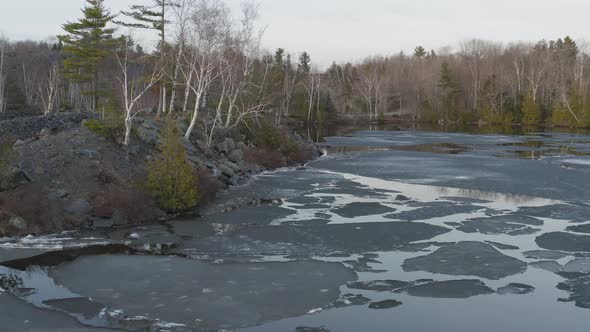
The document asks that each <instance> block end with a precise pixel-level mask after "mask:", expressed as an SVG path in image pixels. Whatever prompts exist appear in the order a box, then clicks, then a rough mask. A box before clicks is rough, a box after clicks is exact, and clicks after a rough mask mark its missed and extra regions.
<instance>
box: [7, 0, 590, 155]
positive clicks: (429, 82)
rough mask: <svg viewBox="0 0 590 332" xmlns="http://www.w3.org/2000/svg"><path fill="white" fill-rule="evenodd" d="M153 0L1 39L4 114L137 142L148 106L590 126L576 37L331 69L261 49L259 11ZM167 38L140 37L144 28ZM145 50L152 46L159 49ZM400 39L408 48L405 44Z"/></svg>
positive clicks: (92, 2) (314, 120)
mask: <svg viewBox="0 0 590 332" xmlns="http://www.w3.org/2000/svg"><path fill="white" fill-rule="evenodd" d="M241 8H242V10H241V12H240V13H232V12H231V11H230V10H229V7H228V6H227V4H225V3H223V2H221V1H212V0H150V5H134V6H132V7H131V8H129V10H128V11H123V12H121V13H114V12H112V11H111V10H110V9H109V8H106V7H105V4H104V2H103V0H87V1H86V5H85V7H84V8H83V9H82V17H81V18H80V19H79V20H77V21H74V22H66V23H64V24H63V34H62V35H59V36H56V38H55V39H54V40H50V41H11V40H8V39H7V38H2V39H1V40H0V113H5V114H8V113H13V114H14V113H43V114H50V113H55V112H61V111H77V112H80V111H91V112H97V113H99V114H100V115H101V118H102V119H103V121H104V122H105V124H106V125H109V126H120V127H121V128H124V130H123V129H122V131H124V144H128V143H129V137H130V134H131V132H132V126H133V121H134V119H135V117H136V116H138V115H139V114H142V113H143V114H148V113H153V114H156V115H157V116H161V115H162V114H174V115H175V116H177V117H183V118H185V119H186V120H187V123H189V124H190V125H189V127H188V129H187V130H186V132H185V137H188V136H189V135H190V134H191V132H192V131H193V130H194V129H195V126H201V127H204V128H205V130H207V131H208V132H211V133H213V131H214V130H215V128H217V127H230V128H231V127H236V126H249V125H252V124H253V123H259V122H260V120H261V119H267V120H272V121H274V122H275V123H282V122H284V121H288V120H294V121H299V122H302V123H307V124H320V123H326V122H329V121H331V120H337V119H342V118H344V119H345V118H347V117H351V116H352V117H360V118H362V119H365V118H366V121H370V122H393V121H412V122H428V123H435V124H453V123H461V124H472V123H479V124H502V125H523V126H535V127H537V126H560V127H576V128H585V127H590V100H588V97H589V86H588V74H587V73H586V70H585V68H586V66H587V65H588V44H587V43H586V42H584V41H574V40H573V39H572V38H570V37H564V38H560V39H557V40H549V41H547V40H541V41H534V42H518V43H509V44H503V43H499V42H494V41H486V40H480V39H471V40H466V41H464V42H461V43H460V44H459V45H458V46H457V47H455V48H453V47H445V48H442V49H439V50H436V51H435V50H430V51H428V50H426V49H425V48H424V47H422V46H417V47H416V48H415V50H414V52H413V54H404V53H403V52H400V53H397V54H396V55H389V56H373V57H368V58H366V59H363V60H360V61H358V62H356V63H341V64H339V63H333V64H332V65H331V66H329V67H328V68H325V69H320V68H319V67H318V66H317V65H316V64H314V62H313V61H312V55H310V54H308V53H307V52H302V53H289V51H287V50H285V49H282V48H278V49H276V50H274V51H268V50H265V49H263V47H262V39H263V37H264V29H263V28H258V24H257V23H258V17H259V8H258V6H257V5H256V4H255V3H252V2H244V3H243V4H242V6H241ZM140 30H148V31H152V32H155V33H157V34H158V35H159V38H158V39H159V41H158V43H157V44H156V45H141V44H139V43H137V42H136V38H135V35H136V34H137V33H138V32H139V31H140ZM145 49H153V50H151V51H149V52H146V51H145ZM392 49H395V45H392Z"/></svg>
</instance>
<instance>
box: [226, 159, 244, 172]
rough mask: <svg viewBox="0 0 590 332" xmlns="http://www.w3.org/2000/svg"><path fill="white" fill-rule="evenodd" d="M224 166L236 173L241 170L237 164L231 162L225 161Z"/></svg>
mask: <svg viewBox="0 0 590 332" xmlns="http://www.w3.org/2000/svg"><path fill="white" fill-rule="evenodd" d="M224 165H225V166H227V167H229V168H231V169H232V170H233V171H234V172H239V171H240V170H241V168H240V166H238V165H237V164H235V163H232V162H231V161H227V160H226V161H225V162H224Z"/></svg>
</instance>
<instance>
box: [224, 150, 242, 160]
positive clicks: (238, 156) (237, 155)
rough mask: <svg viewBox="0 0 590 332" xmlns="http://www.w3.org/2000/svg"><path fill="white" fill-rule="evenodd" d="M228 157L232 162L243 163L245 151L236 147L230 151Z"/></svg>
mask: <svg viewBox="0 0 590 332" xmlns="http://www.w3.org/2000/svg"><path fill="white" fill-rule="evenodd" d="M227 158H228V159H229V160H230V161H231V162H234V163H236V164H241V163H242V162H243V161H244V152H242V150H240V149H234V150H232V151H231V152H230V153H229V155H228V156H227Z"/></svg>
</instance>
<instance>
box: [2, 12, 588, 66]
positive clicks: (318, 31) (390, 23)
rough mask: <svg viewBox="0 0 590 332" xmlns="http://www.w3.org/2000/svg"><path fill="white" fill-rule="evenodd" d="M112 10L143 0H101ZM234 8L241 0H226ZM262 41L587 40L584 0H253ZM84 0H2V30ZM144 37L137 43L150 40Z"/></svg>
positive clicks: (52, 31) (51, 18)
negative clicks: (262, 27)
mask: <svg viewBox="0 0 590 332" xmlns="http://www.w3.org/2000/svg"><path fill="white" fill-rule="evenodd" d="M105 2H106V4H107V6H108V7H110V8H112V10H113V12H118V11H119V10H120V9H125V8H127V7H128V6H129V5H130V4H131V3H137V4H142V3H147V2H148V1H147V0H105ZM225 2H226V3H227V4H228V5H230V7H232V8H235V9H236V11H237V10H238V9H239V3H240V0H225ZM257 2H258V3H259V4H260V9H261V17H260V21H259V22H260V25H261V26H266V27H267V29H266V33H265V36H264V39H263V44H264V47H265V48H267V49H275V48H277V47H282V48H285V49H287V50H288V51H289V52H290V53H293V54H298V53H300V52H302V51H308V52H309V53H310V54H311V57H312V60H314V62H315V63H316V64H319V65H320V66H322V67H325V66H327V65H329V64H331V63H332V61H334V60H335V61H337V62H345V61H353V62H354V61H356V60H360V59H361V58H363V57H365V56H369V55H376V54H381V55H389V54H394V53H398V52H399V51H402V50H403V51H404V52H406V53H409V52H411V51H412V50H413V48H414V47H415V46H416V45H419V44H420V45H423V46H424V47H425V48H426V49H435V50H436V49H438V48H440V47H443V46H446V45H452V46H455V45H457V44H458V42H460V41H461V40H464V39H468V38H474V37H477V38H481V39H488V40H494V41H502V42H509V41H519V40H524V41H535V40H539V39H542V38H545V39H555V38H558V37H563V36H565V35H570V36H572V37H574V38H576V39H586V40H590V20H588V15H590V0H560V1H556V0H258V1H257ZM83 3H84V1H83V0H0V33H3V34H4V35H6V36H7V37H8V38H10V39H11V40H18V39H47V38H48V37H49V36H52V35H53V36H54V35H56V34H59V33H61V28H60V27H61V24H63V23H64V22H65V21H68V20H75V19H77V18H78V17H80V8H81V7H82V5H83ZM154 39H155V37H151V36H146V37H144V40H142V43H144V44H146V46H147V44H151V43H152V42H153V40H154Z"/></svg>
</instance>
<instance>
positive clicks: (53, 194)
mask: <svg viewBox="0 0 590 332" xmlns="http://www.w3.org/2000/svg"><path fill="white" fill-rule="evenodd" d="M67 195H68V192H67V191H65V190H63V189H57V190H54V191H52V192H50V193H49V194H47V198H49V199H60V198H64V197H66V196H67Z"/></svg>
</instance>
